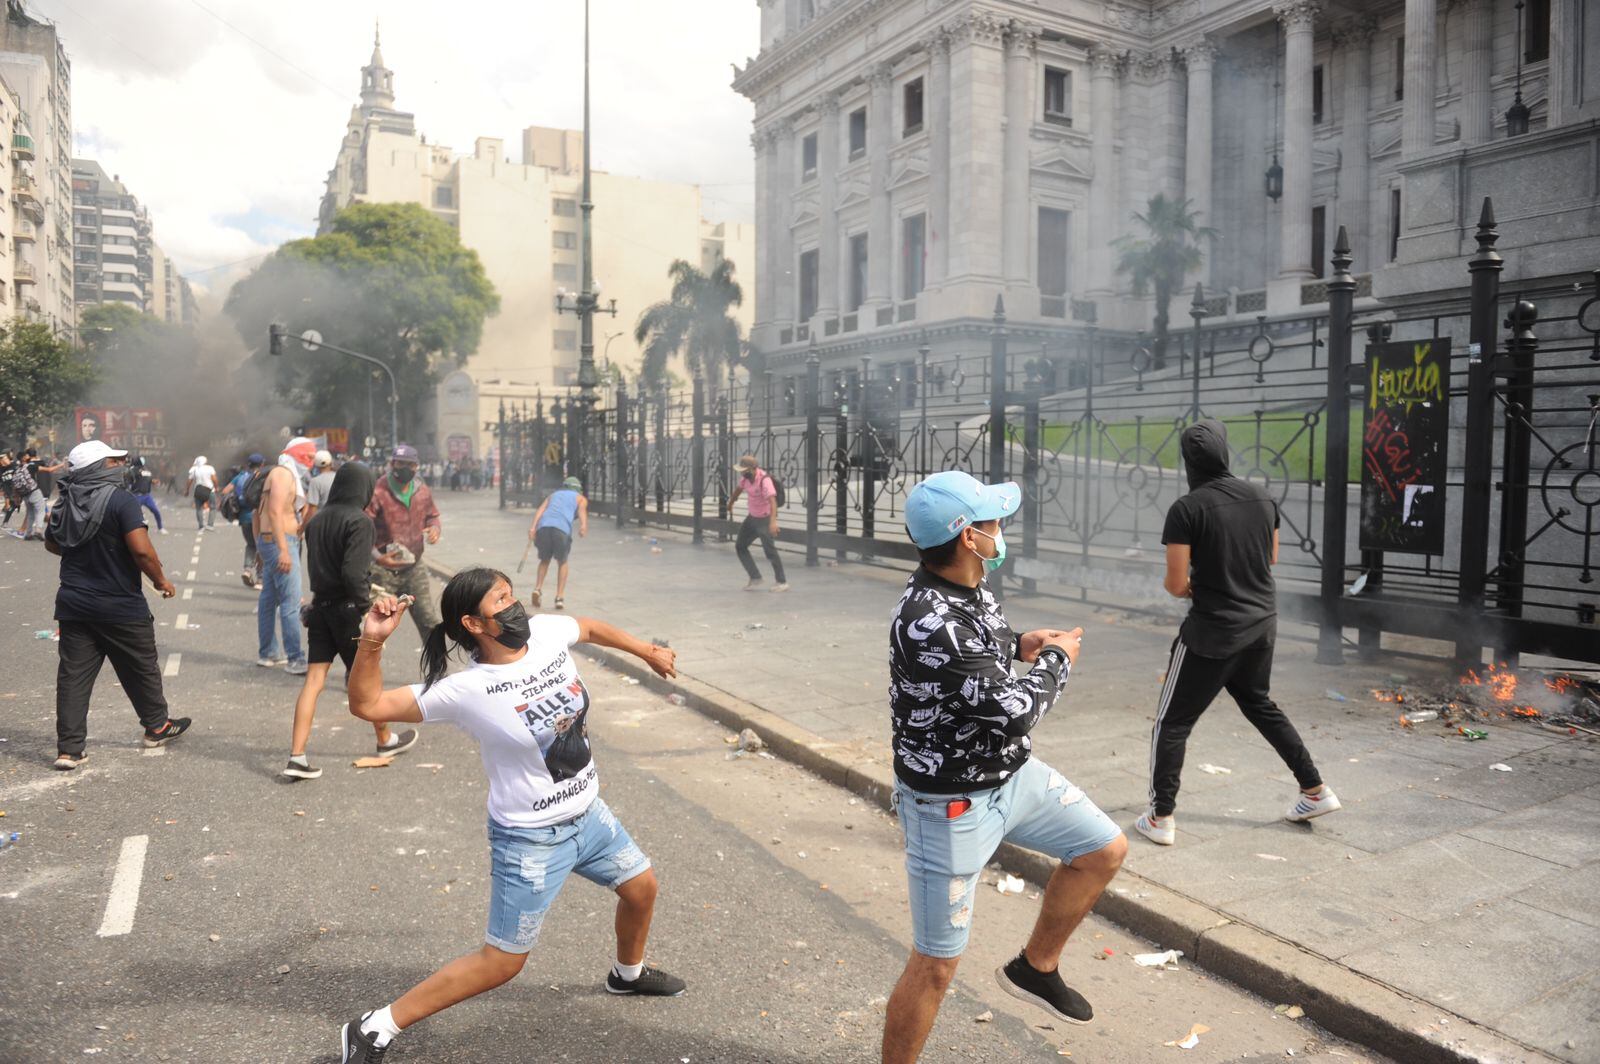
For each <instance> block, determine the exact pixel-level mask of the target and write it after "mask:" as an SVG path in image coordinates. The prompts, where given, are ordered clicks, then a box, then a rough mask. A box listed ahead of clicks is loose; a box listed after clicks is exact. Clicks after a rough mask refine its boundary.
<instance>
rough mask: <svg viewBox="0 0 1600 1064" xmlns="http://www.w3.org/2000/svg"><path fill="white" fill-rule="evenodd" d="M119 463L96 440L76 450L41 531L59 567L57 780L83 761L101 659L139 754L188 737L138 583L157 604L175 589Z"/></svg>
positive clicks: (118, 454)
mask: <svg viewBox="0 0 1600 1064" xmlns="http://www.w3.org/2000/svg"><path fill="white" fill-rule="evenodd" d="M127 457H128V452H127V451H119V450H116V449H115V448H113V447H110V446H108V445H107V444H106V443H105V442H103V441H101V440H90V441H88V442H87V443H80V444H78V445H77V446H76V447H74V448H73V449H72V451H71V452H70V453H69V454H68V455H67V475H66V476H64V477H62V478H61V498H60V500H59V501H58V502H57V503H56V505H55V506H54V507H53V508H52V509H51V511H50V520H49V523H48V525H47V526H46V528H45V533H44V548H45V550H47V551H49V552H50V553H51V554H55V555H58V556H59V557H60V558H61V587H60V588H59V589H58V590H57V591H56V623H57V625H58V626H59V628H60V632H59V638H60V640H61V642H60V656H61V660H60V662H59V663H58V664H57V666H56V760H55V767H56V768H57V769H59V770H61V771H63V772H70V771H72V770H73V769H75V768H77V767H78V766H79V765H81V764H83V762H84V761H85V760H86V759H87V758H88V756H89V755H88V754H87V753H85V752H84V746H85V744H86V743H87V741H88V737H89V695H90V694H91V693H92V692H93V691H94V681H95V677H96V676H98V675H99V674H100V667H101V666H102V665H104V664H105V661H106V659H107V658H110V659H111V667H112V669H113V670H115V671H116V674H117V682H118V683H119V684H120V685H121V687H122V691H123V693H124V694H125V695H127V696H128V700H129V701H130V702H132V703H133V708H134V710H135V711H136V712H137V713H138V714H139V722H140V723H141V724H143V725H144V745H145V746H147V747H156V746H165V745H166V744H167V743H169V742H171V741H172V740H173V739H176V738H177V737H178V736H180V735H182V734H183V733H184V732H185V731H187V730H188V728H189V718H188V717H179V718H176V719H174V718H172V717H169V716H168V715H167V699H166V696H165V694H164V693H163V691H162V685H161V663H160V660H159V653H158V651H157V649H156V628H155V619H154V618H153V617H151V615H150V607H149V606H148V605H147V604H146V603H145V598H144V590H143V589H142V588H141V587H140V584H139V575H140V573H143V574H144V575H145V576H148V577H149V578H150V582H151V583H152V584H154V585H155V589H156V590H157V591H159V592H160V593H161V597H162V598H171V597H172V596H173V595H175V594H177V589H176V588H174V587H173V586H172V581H171V580H168V579H167V574H166V573H165V572H164V571H162V568H161V558H160V556H159V555H157V554H156V548H155V545H154V544H152V543H151V542H150V530H149V529H148V528H147V527H146V526H145V523H144V511H143V510H142V509H141V508H140V506H139V500H138V499H136V498H134V497H133V493H132V492H130V491H128V490H127V489H126V488H125V487H124V484H125V483H126V478H127V474H128V469H127V465H126V462H127Z"/></svg>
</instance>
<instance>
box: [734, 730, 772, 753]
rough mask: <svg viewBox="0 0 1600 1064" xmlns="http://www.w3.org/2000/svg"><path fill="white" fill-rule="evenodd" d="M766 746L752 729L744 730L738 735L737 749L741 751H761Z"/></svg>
mask: <svg viewBox="0 0 1600 1064" xmlns="http://www.w3.org/2000/svg"><path fill="white" fill-rule="evenodd" d="M766 745H767V744H766V743H764V742H762V741H761V736H759V735H757V734H756V733H755V729H753V728H746V729H745V730H744V731H742V732H740V733H739V749H741V750H762V749H765V748H766Z"/></svg>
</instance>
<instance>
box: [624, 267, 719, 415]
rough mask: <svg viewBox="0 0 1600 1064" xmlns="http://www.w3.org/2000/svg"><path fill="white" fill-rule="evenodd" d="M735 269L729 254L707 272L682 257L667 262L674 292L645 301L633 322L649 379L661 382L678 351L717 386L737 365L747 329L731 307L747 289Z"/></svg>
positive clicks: (693, 367) (654, 383) (695, 369)
mask: <svg viewBox="0 0 1600 1064" xmlns="http://www.w3.org/2000/svg"><path fill="white" fill-rule="evenodd" d="M733 273H734V265H733V263H731V262H729V261H728V260H727V259H722V260H719V261H718V262H717V264H716V266H714V267H713V268H712V269H711V272H709V273H707V272H705V271H703V270H700V269H698V268H697V267H695V266H693V265H692V264H690V263H688V262H685V261H684V260H683V259H677V260H675V261H674V262H673V264H672V265H671V266H670V267H668V269H667V276H668V277H670V278H672V294H671V295H670V296H668V297H667V299H665V300H663V301H662V302H660V303H654V304H652V305H651V306H649V307H647V308H646V309H645V311H644V313H643V314H640V315H639V321H638V324H636V325H635V326H634V328H633V338H634V340H635V341H636V342H638V344H639V345H640V347H641V348H642V349H643V351H644V365H643V367H642V370H641V373H642V376H643V377H644V380H645V381H646V383H648V384H650V385H652V386H654V385H659V384H661V383H663V382H664V381H665V380H666V379H667V365H668V363H669V362H670V361H671V360H672V357H673V356H674V355H679V354H681V355H683V358H684V361H685V362H686V363H687V364H688V367H689V372H690V374H696V373H698V374H701V375H702V376H704V377H705V379H706V380H707V381H709V382H711V384H712V387H713V388H715V387H716V384H717V383H718V382H719V381H721V380H722V376H723V373H724V372H725V371H726V369H727V367H730V366H735V365H738V363H739V355H740V352H741V350H742V349H743V346H744V345H743V337H742V335H741V334H742V331H743V330H742V327H741V326H740V324H739V322H738V320H737V319H735V318H734V317H733V316H732V315H731V314H730V313H729V311H730V310H731V309H732V308H734V307H737V306H739V305H740V304H741V303H743V302H744V293H743V291H741V290H740V288H739V282H737V281H735V280H734V279H733Z"/></svg>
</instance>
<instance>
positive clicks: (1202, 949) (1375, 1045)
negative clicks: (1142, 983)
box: [427, 561, 1557, 1064]
mask: <svg viewBox="0 0 1600 1064" xmlns="http://www.w3.org/2000/svg"><path fill="white" fill-rule="evenodd" d="M427 564H428V568H429V569H430V570H431V571H432V572H433V573H434V574H435V575H437V576H439V577H440V578H441V579H445V580H448V579H449V578H450V577H451V576H452V575H453V574H454V570H451V569H449V568H447V567H445V566H443V565H440V564H438V563H435V562H432V561H430V562H428V563H427ZM577 649H578V652H579V653H581V654H583V655H584V656H585V657H587V658H589V659H591V660H593V661H596V662H598V663H600V664H603V665H605V666H606V667H608V668H611V669H613V670H615V671H617V672H619V673H622V674H623V675H624V676H627V677H629V678H631V679H634V680H637V681H639V683H640V684H641V685H642V686H643V687H645V688H647V689H648V690H651V691H654V692H655V693H657V694H660V695H663V696H667V695H678V696H680V697H681V698H682V699H683V700H684V705H685V706H687V708H689V709H692V710H694V711H695V712H697V713H700V714H701V715H703V716H705V717H708V718H710V719H711V720H714V721H716V722H717V723H719V724H721V725H722V726H724V727H726V728H728V729H729V730H731V731H742V730H743V729H745V728H749V729H751V730H752V731H754V732H755V733H756V734H757V735H759V736H760V737H761V739H762V741H763V742H765V743H766V745H767V748H768V749H769V750H771V751H772V753H773V754H774V755H775V756H777V757H781V758H783V759H784V760H786V761H790V762H792V763H794V764H796V765H799V766H800V767H801V768H804V769H806V770H807V771H809V772H811V773H813V774H815V775H817V776H819V777H821V778H822V779H825V780H827V781H828V782H830V783H833V784H837V785H838V786H840V787H843V788H845V789H846V790H849V791H850V792H851V793H853V794H856V795H859V796H860V797H861V798H863V799H866V800H868V801H871V802H873V803H875V804H877V805H878V806H879V807H880V808H882V809H884V810H885V811H887V810H888V809H889V795H890V794H891V793H892V792H893V790H894V773H893V770H892V768H891V767H890V766H889V764H887V763H886V762H883V761H878V760H874V759H871V758H865V759H864V758H861V757H860V756H859V755H858V753H857V752H856V751H855V750H854V749H853V748H852V747H850V746H849V745H847V744H844V743H835V742H829V741H828V740H826V739H824V738H822V737H821V736H819V735H817V734H816V733H814V732H811V731H809V730H807V729H805V728H802V727H799V726H798V725H796V724H793V723H791V722H790V721H788V720H785V719H784V718H783V717H781V716H779V715H778V714H776V713H773V712H771V711H770V710H766V709H763V708H761V707H760V706H758V705H756V704H754V703H752V702H746V701H744V700H743V699H740V698H738V697H737V696H735V695H732V694H730V693H728V692H727V691H724V690H722V689H721V688H718V687H714V686H712V685H711V684H707V683H705V682H703V681H700V680H696V679H695V678H693V677H692V676H685V675H682V674H680V675H679V676H678V678H677V679H676V680H664V679H662V678H661V677H659V676H657V675H656V674H655V673H653V672H652V671H651V670H650V669H649V667H648V666H646V665H644V664H643V663H642V662H640V661H639V660H638V659H636V658H634V657H632V656H631V655H628V654H623V653H621V652H619V651H614V650H609V649H606V648H603V647H595V646H589V645H583V646H580V647H578V648H577ZM994 860H995V862H996V863H998V864H999V865H1000V866H1001V867H1002V868H1004V869H1005V870H1006V871H1008V872H1011V873H1012V874H1014V875H1019V876H1022V877H1023V878H1024V879H1027V880H1029V881H1030V882H1032V883H1033V884H1035V885H1036V886H1039V887H1041V888H1042V887H1043V885H1044V884H1045V882H1046V881H1047V880H1048V879H1049V878H1050V875H1051V873H1052V871H1053V870H1054V867H1055V862H1053V861H1051V860H1050V859H1049V858H1047V857H1045V856H1043V855H1041V854H1037V853H1034V852H1032V851H1031V850H1023V849H1020V848H1018V847H1015V846H1012V845H1011V844H1009V843H1006V844H1003V845H1002V846H1001V847H1000V850H999V851H998V852H997V853H996V854H995V857H994ZM1117 885H1118V886H1120V887H1123V888H1124V889H1125V893H1116V892H1115V890H1112V891H1108V892H1107V893H1105V894H1104V895H1102V896H1101V898H1100V900H1099V902H1097V903H1096V905H1095V907H1094V911H1095V912H1096V913H1097V914H1098V915H1100V916H1102V917H1105V918H1106V919H1108V920H1111V921H1113V922H1114V923H1117V924H1120V925H1121V926H1123V927H1125V928H1127V929H1128V930H1130V931H1132V932H1134V933H1135V934H1138V935H1140V936H1142V937H1144V938H1148V939H1150V940H1151V941H1153V942H1157V943H1160V944H1161V945H1162V946H1163V947H1164V948H1168V949H1179V950H1182V951H1183V955H1184V957H1185V958H1187V959H1188V960H1190V961H1191V962H1193V963H1194V964H1196V965H1198V966H1199V967H1201V968H1204V969H1206V970H1207V971H1210V972H1213V973H1215V974H1216V975H1219V976H1221V977H1223V978H1225V979H1228V980H1229V981H1231V982H1233V983H1235V984H1237V985H1239V986H1242V987H1244V988H1245V989H1247V990H1249V991H1251V992H1253V993H1255V994H1257V995H1259V996H1261V997H1263V998H1265V999H1266V1000H1268V1001H1274V1002H1289V1003H1293V1004H1298V1005H1300V1006H1301V1007H1302V1008H1303V1009H1305V1012H1306V1015H1307V1016H1309V1017H1310V1018H1311V1019H1312V1020H1314V1021H1315V1022H1317V1023H1318V1024H1320V1025H1321V1026H1322V1027H1324V1028H1326V1029H1327V1030H1328V1031H1330V1032H1331V1033H1333V1034H1336V1035H1338V1036H1340V1037H1341V1038H1348V1039H1350V1040H1351V1041H1353V1042H1356V1043H1358V1044H1360V1045H1364V1046H1367V1047H1368V1048H1371V1049H1374V1050H1376V1051H1378V1052H1380V1053H1383V1054H1385V1055H1387V1056H1390V1057H1393V1058H1394V1059H1395V1060H1397V1061H1404V1062H1405V1064H1511V1062H1522V1061H1555V1060H1557V1058H1555V1057H1552V1056H1549V1055H1547V1054H1545V1053H1543V1052H1541V1051H1539V1050H1536V1049H1532V1048H1530V1047H1528V1046H1525V1045H1522V1044H1521V1043H1519V1042H1516V1041H1513V1040H1512V1039H1510V1038H1508V1037H1506V1036H1505V1035H1503V1034H1500V1033H1499V1032H1497V1031H1494V1030H1491V1029H1489V1028H1487V1027H1483V1026H1480V1025H1478V1024H1475V1023H1473V1022H1472V1021H1471V1020H1469V1019H1466V1018H1465V1017H1462V1016H1457V1015H1455V1014H1454V1013H1447V1012H1445V1011H1444V1010H1442V1009H1440V1008H1439V1007H1438V1006H1436V1005H1432V1004H1430V1003H1428V1002H1426V1001H1422V1000H1420V999H1418V998H1414V997H1412V996H1410V995H1408V994H1406V993H1404V992H1402V991H1400V990H1398V989H1396V988H1394V987H1391V986H1389V985H1388V984H1386V983H1382V982H1380V981H1378V980H1376V979H1373V978H1371V977H1369V976H1365V975H1362V974H1361V973H1359V972H1355V971H1352V970H1351V969H1349V968H1346V967H1345V966H1343V965H1341V964H1339V963H1338V962H1336V961H1332V960H1329V959H1328V958H1326V957H1321V956H1318V955H1317V954H1314V953H1311V952H1310V951H1308V950H1305V949H1303V948H1301V947H1300V946H1297V945H1295V944H1294V943H1292V942H1288V941H1286V940H1284V939H1281V938H1278V937H1277V936H1275V935H1272V934H1269V933H1267V932H1266V931H1263V930H1261V929H1260V928H1257V927H1253V926H1251V925H1249V924H1245V923H1241V922H1239V921H1237V920H1235V919H1234V918H1232V917H1230V916H1227V915H1226V914H1224V913H1221V912H1219V911H1217V910H1215V909H1212V908H1210V907H1209V906H1206V905H1203V904H1201V903H1199V902H1197V901H1195V900H1194V899H1192V898H1188V897H1186V896H1184V895H1182V894H1179V893H1177V892H1176V891H1173V890H1169V889H1168V888H1166V887H1164V886H1162V885H1160V884H1159V883H1156V882H1154V881H1152V880H1149V879H1146V878H1144V877H1143V876H1140V875H1139V874H1137V873H1135V872H1130V871H1128V870H1126V869H1125V870H1123V871H1122V872H1121V873H1119V875H1118V877H1117ZM1441 1019H1443V1020H1447V1021H1448V1023H1447V1024H1446V1025H1441V1023H1440V1020H1441Z"/></svg>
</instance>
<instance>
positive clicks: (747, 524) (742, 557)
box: [733, 517, 787, 584]
mask: <svg viewBox="0 0 1600 1064" xmlns="http://www.w3.org/2000/svg"><path fill="white" fill-rule="evenodd" d="M771 521H772V518H770V517H746V518H745V519H744V524H742V525H740V526H739V538H738V539H736V540H734V542H733V550H734V553H736V554H738V555H739V563H740V564H741V565H743V566H744V571H745V572H747V573H749V574H750V579H752V580H760V579H761V570H760V569H757V568H756V562H755V559H754V558H752V557H750V543H751V541H752V540H755V539H757V538H759V539H760V540H761V550H762V551H763V552H764V553H765V554H766V556H767V561H769V562H771V563H772V575H773V577H774V578H775V579H776V580H777V581H778V583H780V584H783V583H787V581H786V580H784V578H783V559H782V558H780V557H778V543H777V541H776V540H775V539H773V538H772V533H771V532H770V531H768V526H769V524H770V523H771Z"/></svg>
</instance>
